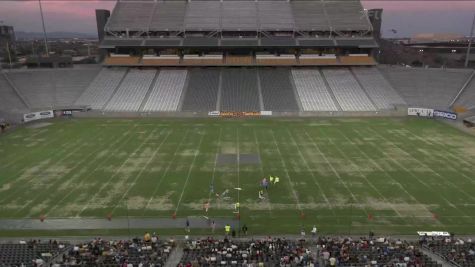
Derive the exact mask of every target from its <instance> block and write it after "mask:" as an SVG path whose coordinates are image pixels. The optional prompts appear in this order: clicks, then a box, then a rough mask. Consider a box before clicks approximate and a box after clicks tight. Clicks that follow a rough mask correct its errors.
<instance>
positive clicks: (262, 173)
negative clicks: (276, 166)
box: [252, 129, 272, 216]
mask: <svg viewBox="0 0 475 267" xmlns="http://www.w3.org/2000/svg"><path fill="white" fill-rule="evenodd" d="M252 133H253V134H254V140H255V141H256V147H257V153H258V154H259V158H260V159H261V164H259V165H260V168H259V169H260V170H261V176H262V177H264V175H265V173H264V167H263V166H262V158H261V147H260V145H259V141H258V140H257V134H256V129H252ZM267 199H268V205H267V207H268V209H269V214H270V215H271V216H272V205H271V203H272V202H271V200H270V194H269V193H267Z"/></svg>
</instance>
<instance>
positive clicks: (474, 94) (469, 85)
mask: <svg viewBox="0 0 475 267" xmlns="http://www.w3.org/2000/svg"><path fill="white" fill-rule="evenodd" d="M474 77H475V70H474V71H473V72H472V74H471V75H470V77H469V78H468V79H467V81H466V82H465V83H464V85H463V86H462V88H460V91H459V92H458V93H457V95H456V96H455V97H454V99H453V100H452V102H451V103H450V105H449V107H450V108H458V107H459V108H466V109H473V108H475V81H474Z"/></svg>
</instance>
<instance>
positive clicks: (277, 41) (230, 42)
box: [99, 37, 378, 49]
mask: <svg viewBox="0 0 475 267" xmlns="http://www.w3.org/2000/svg"><path fill="white" fill-rule="evenodd" d="M118 47H124V48H127V47H128V48H188V47H190V48H197V47H203V48H205V47H206V48H244V47H245V48H253V47H296V48H317V47H328V48H331V47H347V48H376V47H378V44H377V43H376V41H375V40H374V38H372V37H365V38H212V37H210V38H205V37H188V38H136V39H123V38H107V39H104V40H103V41H102V42H101V43H100V45H99V48H104V49H113V48H118Z"/></svg>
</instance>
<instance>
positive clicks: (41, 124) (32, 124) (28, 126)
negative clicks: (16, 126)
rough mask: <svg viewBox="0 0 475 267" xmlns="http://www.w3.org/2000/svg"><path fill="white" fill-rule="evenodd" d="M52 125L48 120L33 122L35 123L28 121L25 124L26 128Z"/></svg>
mask: <svg viewBox="0 0 475 267" xmlns="http://www.w3.org/2000/svg"><path fill="white" fill-rule="evenodd" d="M50 125H52V123H50V122H35V123H30V124H28V125H27V126H26V128H30V129H38V128H44V127H48V126H50Z"/></svg>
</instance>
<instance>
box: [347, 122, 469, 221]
mask: <svg viewBox="0 0 475 267" xmlns="http://www.w3.org/2000/svg"><path fill="white" fill-rule="evenodd" d="M355 131H357V130H355ZM373 132H375V131H373ZM360 135H361V134H360ZM378 135H379V134H378ZM379 136H381V135H379ZM381 138H382V139H384V140H386V142H388V143H389V144H392V146H394V143H392V142H390V141H389V140H387V139H385V138H383V137H381ZM388 158H389V159H390V160H391V161H392V162H394V163H396V164H397V165H398V166H399V167H400V168H402V169H404V170H405V171H406V172H407V173H409V174H410V175H411V176H412V177H414V178H415V179H416V180H417V181H418V182H419V183H421V184H422V185H424V186H425V187H427V188H428V189H429V190H430V191H432V192H434V193H435V194H437V191H436V190H434V188H433V187H431V186H429V185H428V184H427V183H425V182H424V181H422V180H421V179H419V177H418V176H417V175H415V174H414V173H413V172H412V171H410V170H409V169H408V168H406V166H404V164H402V163H400V162H399V161H397V160H394V159H393V158H392V157H388ZM440 197H441V198H442V199H443V200H444V201H445V202H447V204H448V205H449V206H450V207H453V208H457V207H456V205H455V204H453V203H452V202H450V201H449V200H448V199H447V198H446V197H444V196H440ZM458 210H459V211H460V212H462V213H464V212H463V211H461V210H460V209H458ZM464 214H465V213H464Z"/></svg>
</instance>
